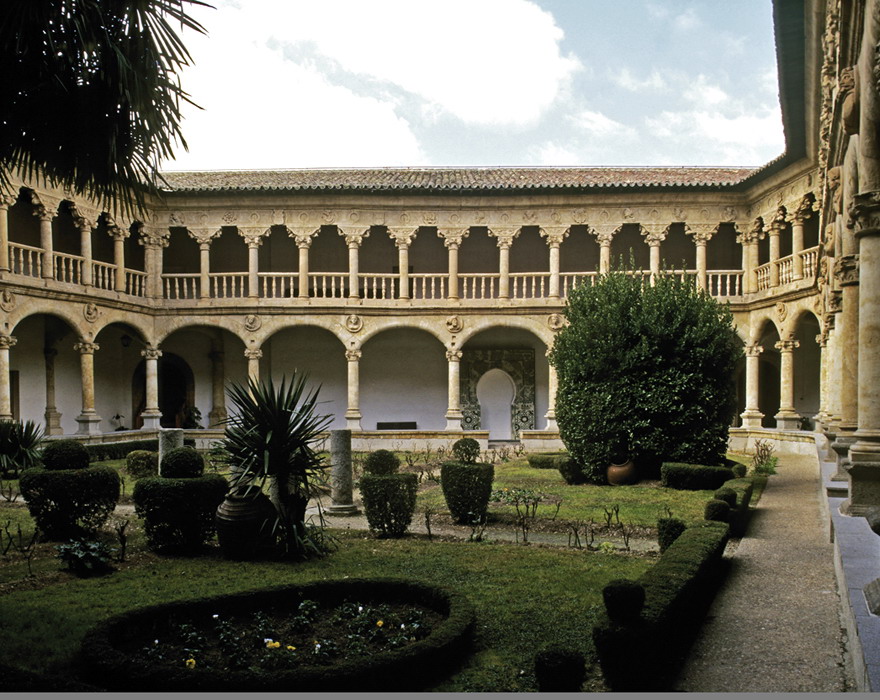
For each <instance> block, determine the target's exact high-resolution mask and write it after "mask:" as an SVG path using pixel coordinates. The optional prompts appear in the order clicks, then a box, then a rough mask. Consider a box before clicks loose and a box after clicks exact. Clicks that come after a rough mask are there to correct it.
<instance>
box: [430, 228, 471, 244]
mask: <svg viewBox="0 0 880 700" xmlns="http://www.w3.org/2000/svg"><path fill="white" fill-rule="evenodd" d="M470 232H471V230H470V229H469V228H455V229H446V230H445V231H441V230H440V229H437V235H438V236H439V237H440V238H442V239H443V245H445V246H446V247H447V248H455V249H458V248H460V247H461V242H462V241H463V240H464V239H465V238H467V237H468V235H469V234H470Z"/></svg>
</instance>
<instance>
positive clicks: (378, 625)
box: [376, 620, 385, 627]
mask: <svg viewBox="0 0 880 700" xmlns="http://www.w3.org/2000/svg"><path fill="white" fill-rule="evenodd" d="M384 624H385V623H384V622H382V620H379V621H378V622H377V623H376V627H381V626H382V625H384Z"/></svg>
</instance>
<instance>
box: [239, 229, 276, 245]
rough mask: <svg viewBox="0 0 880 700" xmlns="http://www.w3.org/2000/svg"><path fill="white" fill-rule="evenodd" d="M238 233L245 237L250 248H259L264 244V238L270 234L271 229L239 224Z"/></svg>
mask: <svg viewBox="0 0 880 700" xmlns="http://www.w3.org/2000/svg"><path fill="white" fill-rule="evenodd" d="M238 235H239V236H241V237H242V238H243V239H244V242H245V243H246V244H247V247H248V248H259V247H260V246H261V245H262V244H263V240H264V239H265V237H266V236H268V235H269V229H267V228H263V227H262V226H261V227H259V228H253V227H250V226H239V227H238Z"/></svg>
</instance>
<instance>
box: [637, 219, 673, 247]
mask: <svg viewBox="0 0 880 700" xmlns="http://www.w3.org/2000/svg"><path fill="white" fill-rule="evenodd" d="M639 228H640V231H639V233H641V234H642V236H644V238H645V241H646V242H647V243H648V245H649V246H651V247H654V246H658V245H660V244H661V243H662V242H663V241H665V240H666V236H667V235H668V234H669V224H642V225H641V226H640V227H639Z"/></svg>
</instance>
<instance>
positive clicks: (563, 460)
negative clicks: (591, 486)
mask: <svg viewBox="0 0 880 700" xmlns="http://www.w3.org/2000/svg"><path fill="white" fill-rule="evenodd" d="M556 468H557V469H559V473H560V474H561V475H562V478H563V479H565V483H566V484H569V485H571V486H575V485H577V484H584V483H586V481H587V477H586V476H585V475H584V472H583V470H582V469H581V468H580V466H578V463H577V462H575V461H574V459H572V457H571V455H569V454H566V455H561V456H559V457H557V458H556Z"/></svg>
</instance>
